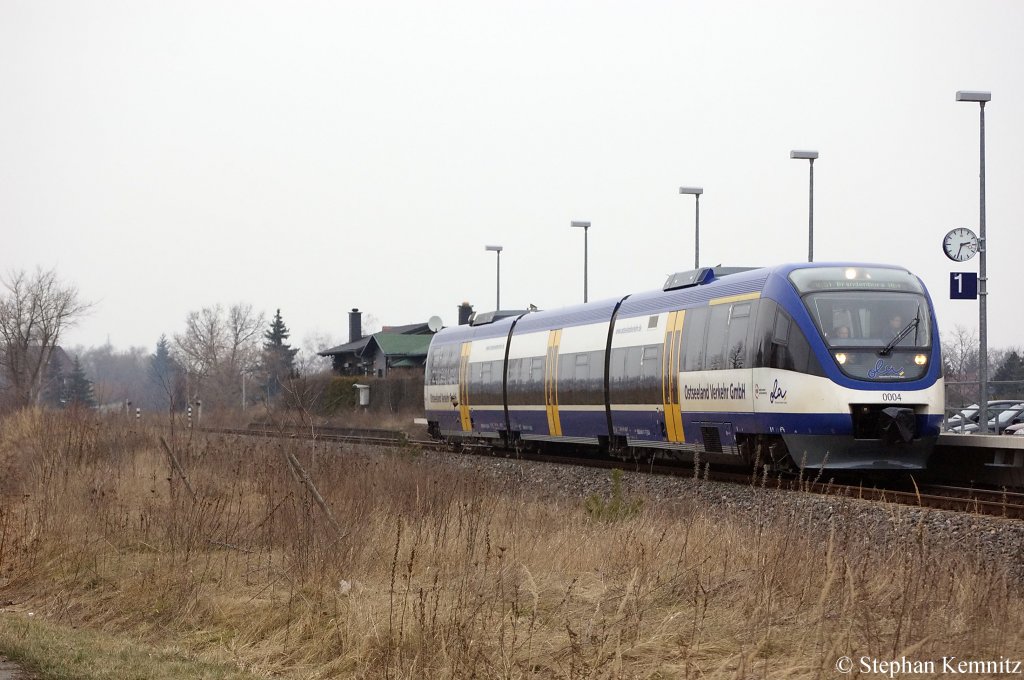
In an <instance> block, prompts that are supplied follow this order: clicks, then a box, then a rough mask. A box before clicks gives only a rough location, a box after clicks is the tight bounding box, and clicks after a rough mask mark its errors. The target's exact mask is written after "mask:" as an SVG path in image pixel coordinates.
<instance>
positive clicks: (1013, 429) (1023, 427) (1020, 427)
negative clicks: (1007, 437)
mask: <svg viewBox="0 0 1024 680" xmlns="http://www.w3.org/2000/svg"><path fill="white" fill-rule="evenodd" d="M1003 434H1017V435H1022V436H1024V423H1017V424H1016V425H1010V426H1009V427H1007V428H1006V429H1005V430H1003Z"/></svg>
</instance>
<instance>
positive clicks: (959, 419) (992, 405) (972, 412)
mask: <svg viewBox="0 0 1024 680" xmlns="http://www.w3.org/2000/svg"><path fill="white" fill-rule="evenodd" d="M1021 402H1024V399H993V400H992V401H990V402H988V413H989V415H990V416H992V415H994V414H995V413H997V412H1000V411H1003V410H1004V409H1006V408H1008V407H1012V406H1014V405H1016V404H1019V403H1021ZM979 415H980V412H979V410H978V405H977V404H971V405H970V406H968V407H967V408H965V409H963V410H962V411H960V412H959V413H956V414H954V415H952V416H950V417H949V419H948V420H946V429H947V430H949V431H950V432H964V431H967V432H972V431H973V430H971V429H969V428H968V429H966V430H964V429H962V428H963V427H964V425H970V424H971V423H974V424H975V425H976V424H977V423H978V416H979ZM990 422H991V421H990ZM974 429H975V430H976V429H978V428H976V427H975V428H974ZM989 429H991V425H990V426H989Z"/></svg>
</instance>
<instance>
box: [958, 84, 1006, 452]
mask: <svg viewBox="0 0 1024 680" xmlns="http://www.w3.org/2000/svg"><path fill="white" fill-rule="evenodd" d="M956 100H957V101H958V102H976V103H978V104H979V105H980V106H981V170H980V172H979V177H980V189H979V193H980V195H981V198H980V201H979V203H980V206H981V207H980V212H981V214H980V215H979V217H978V232H979V233H978V255H979V256H980V259H979V260H978V263H979V264H978V306H979V309H980V311H979V319H978V325H979V327H980V328H979V331H978V335H979V336H980V337H979V341H980V343H981V348H980V349H981V351H980V353H979V357H978V382H980V383H981V384H980V385H979V389H980V390H981V398H980V399H978V431H979V432H981V434H988V304H987V303H988V272H987V269H986V267H985V265H986V259H985V253H986V251H987V250H988V243H987V242H986V241H985V103H986V102H990V101H992V93H991V92H978V91H972V90H959V91H958V92H957V93H956ZM996 431H997V432H998V431H999V427H998V424H997V426H996Z"/></svg>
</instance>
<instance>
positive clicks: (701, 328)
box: [682, 307, 708, 371]
mask: <svg viewBox="0 0 1024 680" xmlns="http://www.w3.org/2000/svg"><path fill="white" fill-rule="evenodd" d="M707 324H708V308H707V307H696V308H694V309H688V310H686V316H685V317H684V320H683V366H682V370H684V371H700V370H703V369H704V332H705V330H707Z"/></svg>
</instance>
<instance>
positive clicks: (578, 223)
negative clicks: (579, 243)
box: [569, 220, 590, 303]
mask: <svg viewBox="0 0 1024 680" xmlns="http://www.w3.org/2000/svg"><path fill="white" fill-rule="evenodd" d="M569 226H570V227H580V228H582V229H583V302H584V303H585V302H586V301H587V260H588V259H589V254H588V252H587V232H588V231H589V230H590V222H585V221H579V220H573V221H572V222H570V223H569Z"/></svg>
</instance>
